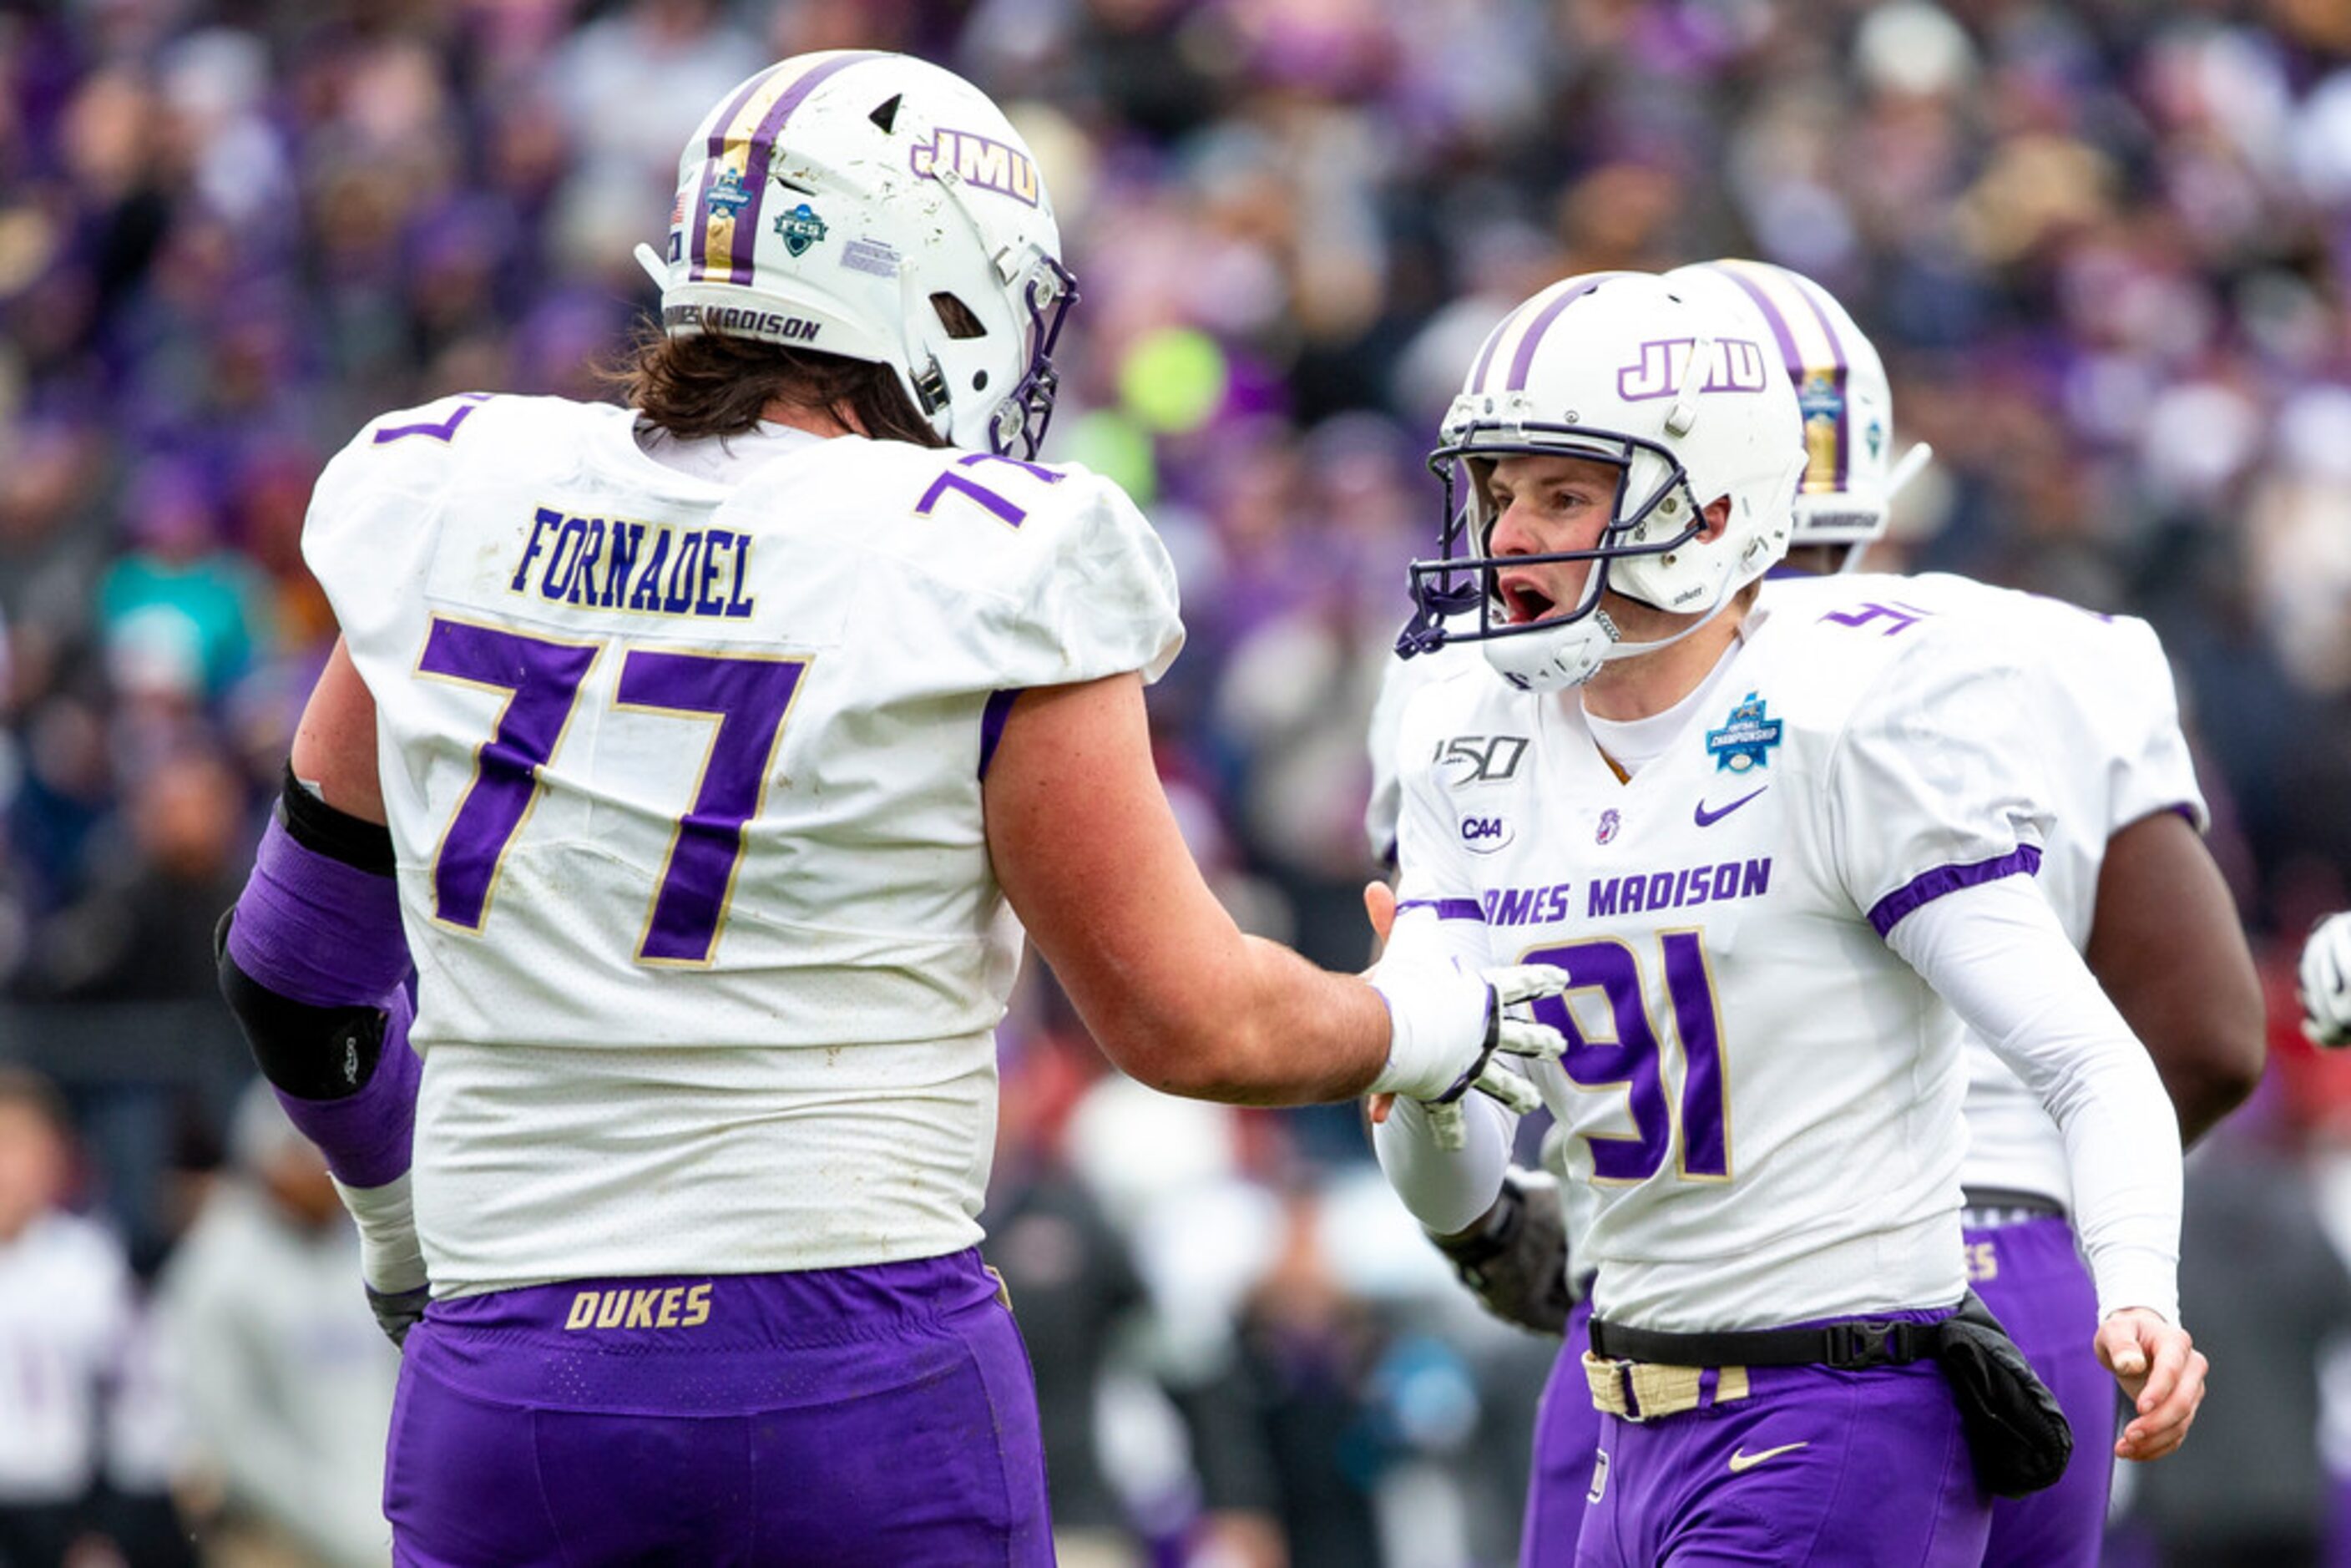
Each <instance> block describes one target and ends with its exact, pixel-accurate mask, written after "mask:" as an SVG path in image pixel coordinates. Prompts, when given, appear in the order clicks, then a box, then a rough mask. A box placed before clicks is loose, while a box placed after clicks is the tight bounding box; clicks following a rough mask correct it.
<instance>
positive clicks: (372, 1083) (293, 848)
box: [228, 820, 423, 1187]
mask: <svg viewBox="0 0 2351 1568" xmlns="http://www.w3.org/2000/svg"><path fill="white" fill-rule="evenodd" d="M228 951H229V956H230V957H231V958H233V959H235V962H236V966H237V967H238V968H240V969H242V970H244V971H245V973H246V975H247V976H249V977H252V978H253V979H254V980H255V981H256V982H258V983H259V984H261V985H263V986H266V987H267V988H269V989H271V990H273V991H276V992H277V993H278V994H279V995H281V996H284V997H287V998H290V999H292V1000H294V1001H298V1002H302V1003H306V1004H308V1006H311V1007H322V1008H332V1007H371V1008H378V1009H382V1010H383V1012H384V1014H385V1022H384V1031H383V1045H382V1051H381V1055H380V1056H379V1057H378V1059H377V1061H376V1063H375V1069H374V1071H372V1072H371V1073H370V1074H369V1076H368V1078H367V1081H366V1082H364V1083H362V1084H361V1085H360V1087H359V1089H358V1090H357V1091H356V1092H353V1093H351V1094H349V1095H346V1096H343V1097H341V1098H340V1099H334V1100H312V1099H307V1098H304V1097H302V1096H300V1095H295V1094H288V1093H287V1092H285V1091H284V1090H282V1089H281V1090H278V1091H277V1099H278V1103H280V1104H282V1105H284V1106H285V1107H286V1113H287V1116H289V1117H291V1118H292V1119H293V1122H294V1124H295V1125H296V1126H297V1127H298V1128H300V1129H301V1130H302V1133H303V1135H304V1136H306V1137H308V1139H309V1140H310V1141H311V1142H312V1143H314V1144H316V1145H319V1152H320V1153H321V1154H323V1155H326V1157H327V1166H328V1168H329V1169H330V1170H332V1171H333V1172H334V1173H335V1176H336V1177H337V1179H339V1180H340V1181H341V1182H343V1183H344V1184H345V1185H346V1186H356V1187H371V1186H382V1185H383V1184H384V1183H386V1182H389V1181H392V1180H393V1179H395V1178H397V1177H398V1176H401V1175H402V1173H403V1172H405V1171H406V1170H407V1169H408V1164H409V1151H410V1145H411V1143H412V1141H413V1134H414V1131H415V1124H416V1088H417V1082H418V1080H419V1079H420V1078H421V1077H422V1075H423V1065H422V1063H420V1062H419V1061H417V1058H416V1053H415V1052H414V1051H411V1050H410V1049H409V1045H408V1029H409V1023H410V1021H411V1019H412V1017H413V1010H412V1008H411V1006H410V1003H409V999H408V996H407V992H406V990H405V988H403V987H402V983H401V982H402V979H403V978H405V977H406V976H407V973H408V967H409V965H408V943H407V939H406V936H405V935H404V934H403V933H402V929H401V924H400V895H399V892H398V890H397V888H396V887H395V885H394V883H393V882H392V878H390V877H387V876H380V875H377V874H375V873H371V872H363V871H360V870H358V869H357V868H355V867H352V866H349V865H345V864H344V863H343V862H340V861H338V860H334V859H332V858H330V857H329V856H327V855H323V854H320V853H319V852H317V851H315V850H310V849H306V848H305V847H303V846H302V845H301V844H299V843H297V842H296V841H294V839H293V837H292V836H291V835H290V834H288V833H287V831H286V829H285V826H284V824H283V823H280V822H278V821H275V820H273V821H271V822H270V824H269V829H268V831H267V832H266V833H265V834H263V836H262V841H261V850H260V852H259V854H258V855H256V857H255V861H254V867H253V875H252V876H251V878H249V879H248V880H247V881H246V884H245V892H244V894H243V895H242V896H241V897H239V898H238V899H237V901H236V918H235V920H234V921H233V922H232V923H231V924H230V926H229V934H228ZM323 1043H324V1042H322V1045H323Z"/></svg>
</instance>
